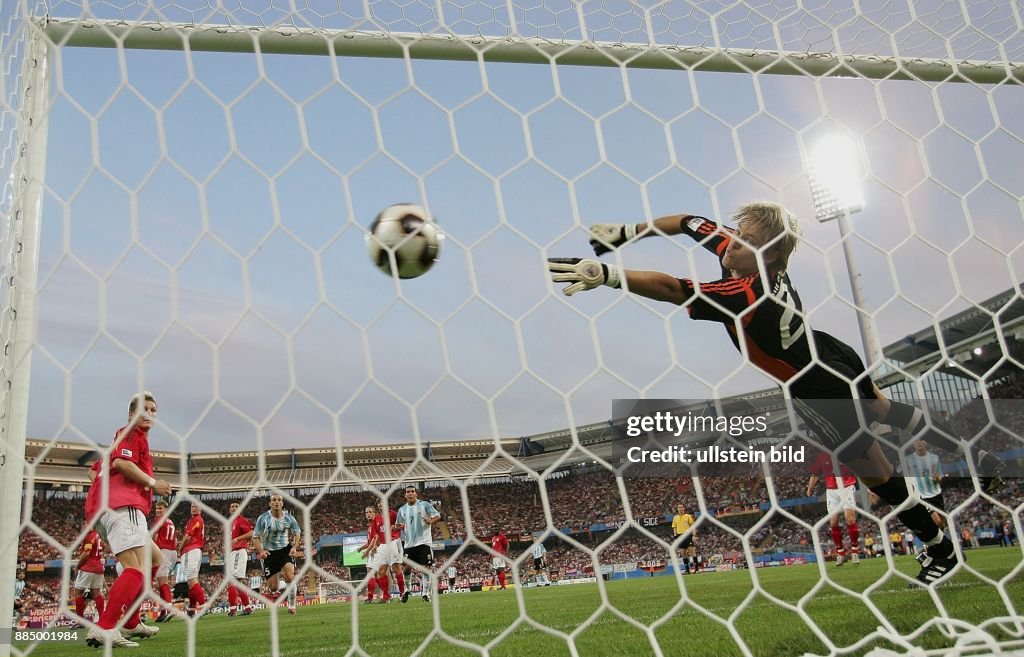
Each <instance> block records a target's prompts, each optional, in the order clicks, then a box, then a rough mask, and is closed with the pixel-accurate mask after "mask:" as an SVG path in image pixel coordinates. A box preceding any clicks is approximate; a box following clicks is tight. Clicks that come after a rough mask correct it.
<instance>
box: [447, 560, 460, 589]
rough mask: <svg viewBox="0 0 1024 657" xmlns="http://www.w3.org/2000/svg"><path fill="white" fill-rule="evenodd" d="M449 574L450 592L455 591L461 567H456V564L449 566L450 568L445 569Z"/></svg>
mask: <svg viewBox="0 0 1024 657" xmlns="http://www.w3.org/2000/svg"><path fill="white" fill-rule="evenodd" d="M445 574H446V575H448V592H449V593H454V592H455V578H456V577H458V575H459V569H458V568H456V567H455V564H452V565H450V566H448V570H446V571H445Z"/></svg>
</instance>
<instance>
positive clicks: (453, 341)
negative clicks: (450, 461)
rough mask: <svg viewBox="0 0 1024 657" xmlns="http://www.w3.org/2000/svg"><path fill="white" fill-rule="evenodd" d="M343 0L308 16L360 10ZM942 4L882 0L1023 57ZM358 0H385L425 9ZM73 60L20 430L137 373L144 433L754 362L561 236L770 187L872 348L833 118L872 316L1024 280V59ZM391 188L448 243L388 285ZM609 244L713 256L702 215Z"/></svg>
mask: <svg viewBox="0 0 1024 657" xmlns="http://www.w3.org/2000/svg"><path fill="white" fill-rule="evenodd" d="M344 4H345V3H340V4H337V5H331V7H333V8H334V10H335V11H334V13H333V14H331V16H330V17H329V18H327V19H324V20H323V22H322V24H323V25H326V26H328V27H339V28H343V27H351V26H352V25H356V24H357V22H355V21H352V20H349V19H346V18H345V15H346V14H345V12H346V11H348V10H347V9H346V7H345V6H344ZM554 4H557V3H551V2H548V3H545V7H546V8H547V10H541V9H531V10H522V14H517V15H520V16H521V18H522V22H521V23H520V24H518V28H519V29H520V30H521V32H524V33H525V32H529V31H530V30H531V29H532V30H534V31H535V32H537V33H539V34H544V35H547V36H555V35H560V36H564V37H566V38H578V37H579V35H580V32H581V30H580V27H579V25H578V20H579V17H578V16H577V15H576V14H575V13H574V12H572V11H565V9H566V8H567V7H568V5H566V7H563V8H560V9H557V11H556V10H553V9H552V8H553V7H554ZM830 5H831V6H832V9H831V10H830V11H831V18H827V17H822V16H820V15H818V14H817V13H815V12H810V13H808V14H806V15H805V14H800V13H799V12H798V11H797V10H796V9H795V8H794V7H790V6H789V5H783V4H782V3H776V4H775V5H771V6H773V7H775V11H777V12H779V13H778V15H779V16H782V17H784V18H780V19H779V20H780V23H779V25H780V26H781V27H782V28H784V29H781V30H780V31H779V35H781V36H780V40H779V41H774V42H773V41H772V39H774V37H773V33H772V32H771V30H768V31H766V28H765V25H766V23H765V22H764V21H763V20H762V19H761V18H759V17H758V16H757V15H756V14H752V13H751V12H750V11H749V10H745V9H741V8H740V6H739V5H726V4H722V5H720V6H719V5H715V7H717V9H715V11H719V12H720V13H719V14H718V15H717V17H716V18H715V19H714V20H711V19H701V20H697V19H696V18H693V16H692V15H691V16H690V18H687V17H686V16H685V15H683V14H685V12H683V14H680V15H679V16H674V15H673V12H677V11H678V7H675V5H673V4H666V5H659V6H658V7H657V8H656V9H654V10H652V11H653V15H652V17H651V20H650V25H651V26H652V28H653V29H654V30H655V32H656V33H657V35H658V37H657V38H658V40H659V41H660V42H662V43H665V42H666V41H671V40H673V39H674V40H675V42H676V43H687V44H693V43H695V42H701V43H706V42H707V39H710V38H712V37H711V36H709V34H711V32H709V29H710V26H711V25H713V24H714V25H716V26H717V35H718V38H719V39H720V41H721V43H723V45H731V46H734V47H755V46H761V47H767V46H768V45H769V44H771V43H776V44H777V45H781V46H784V47H787V48H794V49H806V48H809V47H811V46H812V45H813V44H815V43H825V42H823V41H820V39H821V38H823V37H824V36H827V31H823V30H824V27H822V26H823V25H829V24H831V25H839V24H840V23H843V27H842V28H841V29H839V30H838V31H837V32H836V34H837V35H838V37H837V39H838V42H839V43H840V44H841V45H842V46H843V47H844V48H851V47H854V46H859V47H861V48H862V49H864V50H866V51H867V52H884V49H885V48H887V44H886V42H883V41H878V40H872V36H871V35H872V34H873V32H871V30H866V29H865V30H862V31H861V32H860V33H859V34H860V36H851V34H852V32H851V30H852V29H853V27H855V26H857V25H862V23H861V22H859V21H858V20H857V19H856V17H852V14H849V15H847V14H846V13H844V12H846V11H847V10H845V9H844V8H843V7H842V6H841V3H838V4H837V3H830ZM441 6H442V8H445V10H446V12H453V13H445V20H447V21H448V22H449V23H450V24H451V26H452V27H453V29H461V28H460V27H459V26H460V25H461V26H469V25H472V26H473V28H472V29H474V30H476V31H478V32H481V33H484V34H499V33H502V30H503V29H504V28H503V25H504V24H505V20H504V18H502V11H503V9H502V8H504V7H505V4H504V3H499V4H496V5H495V7H497V8H498V9H500V11H499V10H495V9H493V8H487V7H486V6H485V4H484V3H474V4H470V5H467V6H465V7H464V8H463V9H462V10H461V14H459V12H455V11H454V6H453V5H449V4H442V5H441ZM581 6H582V7H583V8H584V15H585V16H586V18H587V24H588V26H590V27H591V28H592V29H591V30H589V31H588V34H590V35H591V36H592V37H593V38H597V39H605V40H614V39H613V38H612V37H616V36H617V38H618V39H627V40H629V39H636V38H639V37H638V36H637V35H638V34H642V32H638V31H637V30H639V29H640V28H641V27H642V26H643V25H644V23H643V22H642V21H640V19H639V18H637V16H638V15H639V14H638V13H637V12H638V11H639V10H638V7H643V6H646V5H642V4H629V3H611V4H609V3H604V4H602V5H601V7H602V8H601V9H598V5H597V4H592V3H584V5H581ZM929 7H931V5H928V4H919V5H918V7H917V9H918V10H919V13H918V15H917V16H918V18H917V19H916V21H915V20H911V19H910V18H908V17H907V15H906V12H904V11H894V12H893V13H892V15H891V16H890V21H889V22H888V23H885V22H883V23H884V24H886V25H889V24H891V25H892V27H893V28H895V27H898V26H899V25H900V24H904V32H903V34H906V35H907V38H906V40H905V41H904V42H903V43H904V44H905V49H906V50H905V54H910V55H924V56H938V55H940V54H941V53H942V49H943V48H944V47H949V48H950V49H952V51H953V52H955V53H957V54H958V55H959V56H962V57H967V56H969V55H974V56H977V57H983V58H984V57H989V56H991V53H992V48H991V44H990V42H994V43H1002V44H1004V47H1005V48H1006V50H1007V52H1009V53H1011V54H1013V53H1018V54H1019V53H1020V50H1021V46H1020V45H1015V44H1019V43H1020V34H1019V32H1017V33H1014V32H1013V31H1012V29H1008V28H1007V27H1006V25H1009V23H1007V22H1006V18H1005V16H1003V14H1004V13H1005V12H1003V11H1002V8H1001V6H996V7H995V8H994V9H993V10H992V11H990V12H988V13H982V14H979V16H975V17H973V20H974V21H975V23H974V28H973V29H974V30H975V32H976V33H977V34H979V35H988V40H986V39H982V38H980V37H979V38H978V39H975V40H974V41H970V40H967V41H965V40H964V38H963V34H964V32H962V31H961V32H959V33H958V32H957V31H956V29H954V28H953V27H951V26H950V25H947V22H948V21H950V20H952V19H953V18H956V16H946V15H945V13H948V8H945V5H935V7H934V8H933V9H934V11H929V10H928V9H929ZM372 8H373V11H374V12H375V13H374V16H375V20H377V21H378V22H379V23H380V24H386V25H387V26H389V27H390V28H391V29H395V30H409V29H414V28H421V29H433V27H431V25H432V24H431V23H430V21H431V20H433V18H436V16H434V17H433V18H431V14H430V12H429V11H427V10H426V9H425V8H424V7H423V6H421V5H418V4H415V3H414V4H412V5H408V6H407V7H406V9H405V10H404V13H401V14H399V13H395V12H398V11H399V10H398V9H396V7H395V6H394V5H388V4H387V3H375V4H373V5H372ZM620 8H625V9H629V11H623V12H621V13H618V15H616V14H617V12H618V9H620ZM705 9H708V7H705ZM420 10H422V11H423V12H425V13H423V15H422V16H420V14H418V13H417V12H418V11H420ZM108 11H112V10H109V9H108ZM162 11H164V12H165V17H166V18H168V19H171V20H185V18H184V17H185V16H186V15H188V16H192V17H193V18H195V17H196V16H199V17H202V15H205V14H203V11H201V8H199V9H197V8H192V9H190V10H189V11H186V10H185V9H182V8H180V7H178V6H177V5H172V6H171V7H169V8H164V9H163V10H162ZM275 11H276V10H273V9H267V8H264V9H259V8H257V7H255V6H254V5H253V6H250V5H249V4H246V3H242V5H240V8H239V9H237V10H234V13H233V14H232V15H231V16H229V17H228V18H229V19H231V21H232V22H249V23H255V24H259V23H260V21H262V22H263V23H266V24H270V23H272V22H274V21H278V20H282V18H280V17H276V14H274V12H275ZM709 11H710V9H709ZM139 12H142V8H140V7H139V6H136V5H129V6H128V7H127V8H125V9H122V10H121V15H123V16H127V17H129V18H131V17H135V16H137V15H140V14H139ZM538 12H539V13H538ZM545 12H546V13H545ZM54 13H55V14H57V15H78V14H79V13H81V9H80V8H77V7H76V6H75V5H73V4H71V3H60V4H58V5H55V7H54ZM324 13H328V14H330V13H331V12H324ZM349 13H351V12H349ZM762 13H765V14H766V15H769V14H771V13H772V12H771V11H768V10H767V9H766V8H765V9H762ZM178 14H180V15H178ZM540 14H543V15H540ZM311 16H312V14H311V10H303V13H300V14H296V15H295V16H293V18H297V19H301V20H299V22H300V23H301V22H302V20H308V21H311V22H312V21H314V19H313V18H311ZM106 17H110V16H106ZM246 18H248V20H246ZM812 18H813V19H814V20H812ZM862 18H863V17H862ZM211 20H213V21H214V22H217V16H213V17H212V18H211ZM574 21H575V22H576V24H575V27H574ZM822 21H824V22H822ZM829 21H831V23H830V22H829ZM900 21H903V23H900ZM220 22H224V21H220ZM317 24H318V25H319V24H320V23H317ZM358 24H359V25H360V26H361V27H362V29H370V28H371V27H372V23H366V22H364V23H358ZM531 26H532V27H531ZM925 27H928V28H929V29H931V30H933V32H926V31H925V29H924V28H925ZM467 29H468V28H467ZM853 32H855V30H853ZM1014 34H1016V36H1014ZM858 39H859V41H857V40H858ZM844 40H853V41H852V42H850V41H844ZM969 41H970V42H969ZM972 43H973V45H971V44H972ZM1014 48H1016V50H1014ZM1017 59H1024V58H1022V57H1017ZM55 64H56V66H55V68H54V84H53V88H52V92H51V98H52V110H51V114H50V122H49V126H50V134H49V153H48V158H47V172H46V186H47V192H46V197H45V199H44V205H43V223H42V237H41V239H42V243H41V257H40V284H41V286H42V290H41V294H40V305H39V308H40V322H39V335H38V349H36V351H35V352H34V354H33V373H32V401H31V408H30V426H29V434H30V436H31V437H33V438H52V437H60V438H62V439H71V440H83V439H88V440H94V441H99V442H106V441H107V440H108V439H109V436H110V435H111V434H112V432H113V430H114V429H116V428H117V426H118V423H119V422H121V421H122V420H123V416H124V407H125V405H126V402H127V399H128V398H129V396H130V395H131V394H132V393H133V391H135V390H136V389H137V388H138V387H139V386H144V387H145V388H148V389H151V390H153V391H154V392H155V393H156V394H157V396H158V399H159V401H160V418H159V419H160V422H161V424H162V426H161V428H160V430H159V431H158V432H157V434H154V436H158V437H156V439H155V441H154V442H155V444H156V445H157V446H158V447H161V448H169V449H186V450H190V451H215V450H230V449H249V448H254V447H256V446H257V445H262V446H264V447H285V446H325V445H334V444H339V443H340V444H366V443H372V442H409V441H411V440H414V439H415V438H417V437H418V438H419V439H421V440H424V441H426V440H433V441H438V440H446V439H468V438H486V437H496V436H497V437H507V436H518V435H524V434H530V433H536V432H542V431H547V430H555V429H560V428H564V427H565V426H568V425H570V424H573V423H576V424H582V423H589V422H594V421H599V420H602V419H606V418H607V417H608V416H609V414H610V409H611V400H612V399H614V398H617V397H637V396H646V397H652V398H657V397H673V398H699V397H705V396H711V395H715V394H720V395H727V394H734V393H739V392H746V391H750V390H754V389H758V388H763V387H767V386H769V385H771V383H770V381H768V380H767V379H765V378H763V377H761V376H760V375H758V374H756V373H755V372H753V371H752V370H751V369H750V368H748V367H744V366H743V363H742V361H741V358H740V357H739V355H738V354H737V353H736V352H735V351H734V349H733V347H732V346H731V344H730V343H729V341H728V339H727V337H726V335H725V332H724V331H723V330H722V329H721V327H720V326H717V325H713V324H708V323H699V322H692V321H690V320H689V319H688V318H687V316H686V314H685V311H682V310H679V309H676V308H674V307H672V306H667V305H665V306H659V305H657V304H653V303H647V302H644V301H640V300H638V299H633V298H628V297H626V296H625V295H623V294H621V293H619V292H617V291H612V290H608V289H601V290H597V291H593V292H588V293H586V294H582V295H577V296H576V297H573V298H572V299H566V298H564V297H562V295H561V294H560V292H558V288H555V287H552V286H551V285H550V284H549V283H548V282H547V277H546V275H545V270H544V258H545V257H546V255H557V256H574V255H575V256H586V255H588V253H589V247H588V246H587V243H586V241H587V240H586V232H585V228H584V226H585V225H587V224H589V223H593V222H598V221H637V220H643V219H644V218H646V217H652V218H653V217H657V216H660V215H662V214H668V213H677V212H692V213H696V214H705V215H708V216H711V217H722V218H724V217H726V216H727V215H728V214H729V213H730V212H731V210H732V209H734V208H735V207H736V206H738V205H740V204H742V203H744V202H747V201H749V200H753V199H760V198H766V199H770V200H778V201H781V202H783V203H785V204H786V205H787V207H789V208H790V209H791V210H792V211H793V212H795V213H796V214H797V215H798V216H800V217H801V218H803V220H804V221H803V227H804V230H805V237H806V239H805V243H804V244H803V245H802V246H801V247H800V248H799V249H798V250H797V252H796V254H795V256H794V258H793V260H792V262H791V272H790V273H791V276H792V278H793V280H794V282H795V285H796V287H797V289H798V290H799V292H800V294H801V296H802V298H803V301H804V304H805V308H806V309H808V310H809V312H810V321H811V323H812V324H813V325H814V327H815V328H820V329H823V330H826V331H829V332H831V333H834V334H835V335H837V336H839V337H841V338H843V339H845V340H847V341H849V342H850V343H851V344H853V345H854V346H855V347H857V348H858V350H859V349H860V339H859V337H858V333H857V327H856V322H855V319H854V315H853V313H852V311H851V310H850V307H849V299H850V294H849V284H848V281H847V275H846V269H845V264H844V261H843V258H842V250H841V247H840V245H839V242H838V228H837V226H835V225H834V224H826V225H818V224H816V223H815V222H814V220H813V211H812V208H811V202H810V193H809V189H808V186H807V181H806V178H805V177H804V175H803V173H802V172H803V165H802V160H801V152H802V149H807V148H809V147H810V146H811V145H813V143H814V142H815V140H816V139H817V138H818V137H820V136H822V135H826V134H830V133H833V132H836V131H840V132H847V133H849V134H852V135H854V136H855V137H857V138H858V139H859V142H860V145H861V146H862V148H863V152H864V164H865V165H866V176H865V180H864V188H865V193H864V195H865V198H866V208H865V210H864V211H863V212H862V213H860V214H858V215H856V216H855V219H854V222H855V227H856V243H855V250H856V254H857V260H858V264H859V266H860V269H861V271H862V274H863V277H864V283H865V288H866V289H867V305H868V308H869V310H871V311H872V312H874V313H875V314H876V319H877V325H878V330H879V333H880V335H881V339H882V341H883V343H886V344H887V343H889V342H892V341H894V340H897V339H899V338H901V337H903V336H904V335H906V334H908V333H911V332H913V331H915V330H917V329H920V328H921V327H923V326H925V325H927V324H929V323H931V322H932V321H934V319H935V318H937V317H943V316H946V315H949V314H951V313H953V312H955V311H958V310H961V309H963V308H964V307H966V306H967V304H969V303H970V302H971V301H980V300H982V299H984V298H987V297H989V296H991V295H993V294H996V293H998V292H1000V291H1002V290H1004V289H1006V288H1008V287H1010V286H1012V285H1014V284H1016V283H1017V282H1018V281H1019V280H1020V278H1021V274H1020V267H1021V265H1022V264H1024V263H1022V262H1021V255H1020V250H1019V249H1018V246H1019V245H1020V244H1021V243H1022V241H1024V217H1022V211H1021V206H1020V204H1019V201H1018V200H1017V199H1019V198H1020V197H1021V196H1022V195H1024V169H1022V168H1021V167H1020V166H1019V163H1020V162H1021V161H1024V142H1022V140H1024V118H1022V117H1024V96H1022V94H1021V90H1020V89H1019V88H1012V87H979V86H976V85H971V84H962V85H954V84H947V85H942V86H941V87H935V86H934V85H927V84H923V83H915V82H882V83H876V82H869V81H864V80H849V79H839V78H826V79H821V80H812V79H809V78H799V77H782V76H768V75H759V76H749V75H736V74H714V73H697V74H690V73H687V72H685V71H647V70H635V69H621V68H583V67H567V66H559V67H555V66H541V65H534V66H529V65H511V64H486V65H481V64H478V63H475V62H471V63H445V62H432V61H403V60H375V59H363V58H349V57H342V58H338V59H337V60H335V61H334V62H332V61H331V60H330V59H328V58H324V57H295V56H284V55H278V56H273V55H267V56H263V57H261V58H258V57H255V56H253V55H244V54H209V53H192V54H190V55H185V54H183V53H180V52H150V51H118V50H113V49H111V50H86V49H80V48H75V49H70V48H69V49H63V50H61V51H59V52H58V53H57V56H56V60H55ZM404 201H413V202H420V203H424V204H425V205H427V206H429V208H430V210H431V212H432V213H433V214H434V215H435V216H436V217H437V218H438V221H439V223H440V225H441V226H442V228H443V229H444V231H445V233H446V239H445V243H444V252H443V255H442V259H441V261H440V262H439V263H438V265H437V266H436V267H435V268H434V269H433V270H431V272H430V273H429V274H428V275H426V276H424V277H422V278H420V279H416V280H411V281H403V282H402V283H401V285H398V284H396V282H395V281H393V280H390V279H388V278H387V277H385V276H383V275H381V274H380V273H379V272H378V271H377V270H376V269H375V268H374V267H373V266H372V264H371V263H370V261H369V259H368V258H367V257H366V255H365V247H364V243H363V231H364V229H365V227H366V226H367V225H369V223H370V222H371V221H372V219H373V217H374V216H375V215H376V213H377V212H378V211H379V210H380V209H382V208H383V207H385V206H387V205H389V204H392V203H396V202H404ZM605 259H607V260H609V261H612V260H614V258H612V257H611V256H605ZM621 262H622V264H624V265H626V266H628V267H634V268H651V269H663V270H665V271H669V272H672V273H674V274H676V275H679V276H691V277H695V278H700V279H703V280H707V279H710V278H715V277H717V274H718V272H717V266H716V263H715V261H714V260H713V259H712V258H710V257H707V256H706V255H705V254H704V253H703V252H702V251H701V250H700V249H699V248H695V247H694V245H693V244H692V243H689V242H687V241H686V240H685V239H680V240H678V241H671V240H646V241H644V242H642V243H640V244H637V245H634V246H632V247H630V248H628V249H626V250H624V251H623V252H622V253H621Z"/></svg>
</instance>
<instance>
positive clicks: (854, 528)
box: [846, 523, 860, 554]
mask: <svg viewBox="0 0 1024 657" xmlns="http://www.w3.org/2000/svg"><path fill="white" fill-rule="evenodd" d="M846 531H847V533H848V534H849V535H850V552H853V553H854V554H857V552H858V550H859V548H860V525H858V524H857V523H853V524H852V525H850V526H848V527H847V528H846Z"/></svg>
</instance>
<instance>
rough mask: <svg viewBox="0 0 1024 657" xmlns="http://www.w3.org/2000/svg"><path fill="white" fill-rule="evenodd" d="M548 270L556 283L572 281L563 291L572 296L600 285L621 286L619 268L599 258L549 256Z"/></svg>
mask: <svg viewBox="0 0 1024 657" xmlns="http://www.w3.org/2000/svg"><path fill="white" fill-rule="evenodd" d="M548 271H550V272H551V273H552V276H551V280H552V281H554V282H555V283H571V285H569V286H567V287H565V288H564V289H563V290H562V293H563V294H565V296H567V297H571V296H572V295H574V294H576V293H577V292H582V291H583V290H592V289H594V288H595V287H597V286H598V285H607V286H608V287H615V288H617V287H620V286H621V284H622V283H621V280H620V275H619V268H618V267H616V266H614V265H606V264H605V263H603V262H598V261H597V260H582V259H580V258H548Z"/></svg>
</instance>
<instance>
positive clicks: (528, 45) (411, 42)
mask: <svg viewBox="0 0 1024 657" xmlns="http://www.w3.org/2000/svg"><path fill="white" fill-rule="evenodd" d="M39 27H40V29H42V30H43V31H44V32H45V33H46V36H47V37H48V39H49V40H50V41H52V42H53V43H54V44H56V45H59V46H71V47H92V48H116V47H118V46H119V45H122V46H123V47H124V48H135V49H147V50H184V49H186V47H187V48H188V49H189V50H194V51H205V52H239V53H245V52H249V53H251V52H262V53H268V54H290V55H336V56H349V57H386V58H395V57H405V56H406V54H407V53H408V56H409V57H412V58H418V59H445V60H453V61H479V60H483V61H487V62H510V63H527V64H531V63H532V64H550V63H551V62H556V63H558V64H565V65H574V66H620V65H623V64H625V65H626V66H629V67H634V68H649V69H677V70H678V69H686V70H693V71H714V72H728V73H748V74H749V73H771V74H780V75H811V76H815V77H822V76H837V77H859V78H865V79H871V80H922V81H926V82H974V83H978V84H1000V83H1007V84H1022V83H1024V62H999V61H993V62H981V61H959V62H958V61H952V60H946V59H934V58H914V59H908V58H900V57H881V56H873V55H838V54H832V53H813V52H779V51H768V50H745V49H737V48H708V47H705V46H692V47H680V46H664V45H652V44H630V43H613V42H598V41H551V40H546V39H537V38H529V39H526V38H521V37H486V36H479V35H472V36H458V37H456V36H452V35H447V34H412V33H383V32H364V31H350V30H326V29H300V28H294V27H285V26H279V27H270V28H268V27H248V26H233V25H201V26H197V25H192V24H188V23H163V22H145V23H127V22H124V21H119V20H106V21H105V20H93V19H90V20H80V19H60V18H46V19H40V21H39Z"/></svg>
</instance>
